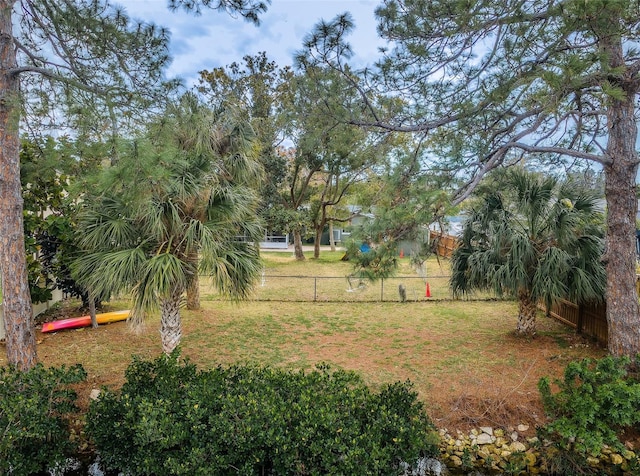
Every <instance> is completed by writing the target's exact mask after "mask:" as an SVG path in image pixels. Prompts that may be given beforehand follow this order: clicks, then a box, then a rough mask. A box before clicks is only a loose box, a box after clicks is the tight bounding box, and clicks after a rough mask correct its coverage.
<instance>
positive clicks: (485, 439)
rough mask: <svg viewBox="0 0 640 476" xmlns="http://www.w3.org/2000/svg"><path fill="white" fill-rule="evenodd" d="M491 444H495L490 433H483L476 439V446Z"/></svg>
mask: <svg viewBox="0 0 640 476" xmlns="http://www.w3.org/2000/svg"><path fill="white" fill-rule="evenodd" d="M490 443H493V437H492V436H491V435H490V434H488V433H481V434H479V435H478V438H476V444H478V445H488V444H490Z"/></svg>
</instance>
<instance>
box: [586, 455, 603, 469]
mask: <svg viewBox="0 0 640 476" xmlns="http://www.w3.org/2000/svg"><path fill="white" fill-rule="evenodd" d="M587 464H588V465H589V466H591V467H592V468H596V467H598V466H600V460H599V459H598V458H594V457H593V456H587Z"/></svg>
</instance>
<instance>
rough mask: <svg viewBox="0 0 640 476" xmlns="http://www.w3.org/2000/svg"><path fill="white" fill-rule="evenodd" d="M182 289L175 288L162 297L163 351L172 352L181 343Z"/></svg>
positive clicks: (161, 330) (161, 329) (161, 336)
mask: <svg viewBox="0 0 640 476" xmlns="http://www.w3.org/2000/svg"><path fill="white" fill-rule="evenodd" d="M181 297H182V290H181V289H179V288H175V289H174V290H173V292H172V293H171V295H170V296H166V297H164V298H162V299H160V338H161V340H162V351H163V352H164V353H165V354H170V353H171V352H173V350H174V349H175V348H176V347H178V345H179V344H180V339H181V338H182V323H181V322H180V298H181Z"/></svg>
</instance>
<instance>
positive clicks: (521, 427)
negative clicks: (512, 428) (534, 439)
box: [518, 424, 529, 433]
mask: <svg viewBox="0 0 640 476" xmlns="http://www.w3.org/2000/svg"><path fill="white" fill-rule="evenodd" d="M528 429H529V425H523V424H520V425H518V431H519V432H520V433H522V432H524V431H527V430H528Z"/></svg>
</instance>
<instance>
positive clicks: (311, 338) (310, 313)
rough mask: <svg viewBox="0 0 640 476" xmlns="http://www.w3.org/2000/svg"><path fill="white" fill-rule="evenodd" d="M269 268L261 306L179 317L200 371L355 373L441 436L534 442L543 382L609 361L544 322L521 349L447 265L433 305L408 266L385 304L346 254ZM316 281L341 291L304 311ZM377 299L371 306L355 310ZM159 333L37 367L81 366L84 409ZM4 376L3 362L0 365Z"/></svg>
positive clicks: (260, 290)
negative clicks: (403, 297) (451, 287)
mask: <svg viewBox="0 0 640 476" xmlns="http://www.w3.org/2000/svg"><path fill="white" fill-rule="evenodd" d="M263 256H264V258H265V277H264V278H263V280H262V282H261V283H258V286H257V289H256V293H255V299H254V300H251V301H247V302H241V303H231V302H228V301H224V300H220V299H218V296H217V295H216V293H215V292H214V291H213V290H212V289H210V288H209V287H208V284H207V283H206V280H205V279H203V280H202V282H201V299H202V308H201V309H200V310H199V311H188V310H183V313H182V320H183V339H182V345H181V348H182V354H183V355H184V356H188V357H189V358H190V359H191V360H192V361H193V362H195V363H197V364H198V365H200V366H203V367H213V366H217V365H227V364H231V363H235V362H257V363H260V364H265V365H272V366H277V367H283V368H287V369H299V368H303V369H311V368H313V367H314V366H315V365H316V364H318V363H321V362H326V363H329V364H330V365H332V366H334V367H340V368H344V369H349V370H355V371H356V372H358V373H360V374H362V376H363V377H364V379H365V380H366V381H367V382H368V383H369V384H370V385H371V386H373V387H376V386H377V385H380V384H382V383H387V382H393V381H398V380H400V381H404V380H410V381H411V382H413V384H414V388H415V390H416V391H417V392H418V394H419V397H420V399H421V400H422V401H423V402H424V403H425V405H426V409H427V412H428V414H429V416H430V417H431V418H432V419H433V420H434V422H435V423H436V425H437V426H438V427H440V428H448V429H449V430H450V431H451V430H454V429H460V430H465V429H469V428H471V427H477V426H484V425H488V426H494V427H509V426H517V425H519V424H524V425H528V426H529V428H530V430H529V432H531V433H533V431H534V428H535V425H537V424H539V423H541V422H542V421H543V419H544V415H543V412H542V407H541V403H540V398H539V395H538V391H537V383H538V380H539V379H540V378H541V377H542V376H552V377H559V376H560V375H561V374H562V372H563V369H564V367H565V366H566V364H567V363H568V362H570V361H571V360H574V359H581V358H583V357H600V356H603V355H605V351H604V350H603V349H602V348H599V347H598V346H597V345H595V344H593V343H592V342H590V341H588V340H585V339H583V338H581V337H579V336H576V335H575V333H574V332H573V330H572V329H569V328H567V327H565V326H563V325H562V324H560V323H558V322H556V321H554V320H552V319H550V318H547V317H545V316H544V315H543V313H540V314H539V316H538V335H537V337H536V338H534V339H530V340H524V339H522V338H516V337H515V335H514V332H513V331H514V329H515V325H516V318H517V315H516V314H517V309H516V303H515V302H511V301H503V300H496V299H487V297H486V296H484V297H483V299H476V300H463V301H453V300H451V299H449V298H450V296H449V294H448V290H447V288H446V275H447V273H448V270H447V263H446V262H437V261H436V260H435V259H434V260H430V261H429V262H428V263H427V276H428V282H429V283H430V286H431V293H432V297H431V298H427V297H426V296H425V295H424V285H425V283H424V281H423V280H420V279H415V278H416V277H417V274H416V272H415V271H414V270H413V269H412V268H411V266H410V264H409V259H408V258H404V259H402V260H401V266H400V270H399V271H400V275H402V276H405V279H404V281H403V280H402V278H401V277H398V278H394V280H390V281H389V282H387V284H385V289H386V291H385V293H389V294H385V295H384V302H381V301H380V299H379V296H380V295H379V289H380V288H379V286H380V284H379V283H378V284H371V285H368V286H367V288H366V289H364V290H361V291H356V292H348V285H347V281H346V279H344V276H346V275H347V274H349V273H350V271H351V266H350V264H349V263H348V262H343V261H341V260H340V257H341V256H342V253H341V252H335V253H329V252H323V254H322V256H321V259H320V260H312V259H308V260H306V261H305V262H302V263H298V262H295V261H293V259H292V257H291V253H263ZM284 276H286V278H285V277H284ZM292 276H306V277H307V278H304V279H303V278H294V277H292ZM309 276H311V277H324V279H323V283H324V284H323V286H330V285H329V284H328V283H330V282H332V283H334V284H333V286H334V288H333V289H328V288H327V289H326V290H324V291H323V293H324V294H322V296H325V297H324V298H322V299H316V301H313V299H311V300H306V301H302V300H297V298H295V296H296V292H298V291H299V288H300V287H308V288H309V289H311V290H312V291H313V290H314V289H315V292H316V293H317V283H314V280H311V281H309V278H308V277H309ZM334 276H335V277H336V278H331V279H329V278H330V277H334ZM339 277H342V278H339ZM398 281H400V282H406V283H413V284H411V286H413V287H415V288H416V289H419V290H420V292H418V291H417V290H416V291H413V292H409V293H407V302H404V303H401V302H399V300H398V297H397V294H398V293H397V282H398ZM278 283H279V284H278ZM407 288H408V289H409V284H407ZM372 289H373V290H375V291H373V292H372V293H371V294H372V297H371V299H369V298H367V300H364V299H362V300H358V299H360V298H354V296H362V295H365V293H367V292H369V291H371V290H372ZM394 293H395V294H394ZM292 296H294V298H292ZM327 296H329V297H327ZM334 298H335V299H334ZM394 299H395V300H394ZM341 301H342V302H341ZM127 306H128V303H127V302H126V301H124V300H122V301H114V302H112V303H110V304H109V306H108V309H123V308H126V307H127ZM78 312H80V311H79V310H77V309H76V308H74V303H67V305H65V306H63V307H62V308H61V309H60V310H59V311H58V313H57V314H58V316H57V317H69V316H70V315H71V314H73V313H76V314H77V313H78ZM49 318H51V317H49ZM158 327H159V317H158V316H157V315H156V316H151V317H150V318H149V319H148V321H147V324H146V326H145V328H144V329H139V330H137V331H133V330H132V329H131V328H130V326H129V325H127V324H125V323H116V324H110V325H105V326H101V327H99V328H98V329H95V330H94V329H90V328H86V329H80V330H73V331H64V332H58V333H53V334H41V333H40V332H38V336H37V338H38V355H39V359H40V361H42V362H43V363H45V364H47V365H61V364H74V363H77V362H79V363H82V364H83V366H84V367H85V369H86V370H87V372H88V375H89V377H88V381H87V383H86V384H85V386H84V387H83V388H82V389H81V395H80V398H81V403H82V404H83V405H84V404H86V403H87V402H88V396H89V393H90V391H91V389H94V388H99V387H100V386H101V385H111V386H117V385H119V384H121V383H122V382H123V380H124V370H125V369H126V367H127V365H128V364H129V363H130V361H131V356H132V355H138V356H141V357H144V358H154V357H156V356H157V355H159V353H160V352H161V345H160V338H159V334H158ZM4 364H6V358H5V355H4V352H2V353H1V354H0V365H4Z"/></svg>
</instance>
